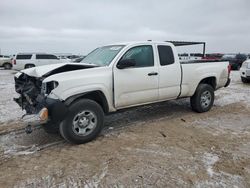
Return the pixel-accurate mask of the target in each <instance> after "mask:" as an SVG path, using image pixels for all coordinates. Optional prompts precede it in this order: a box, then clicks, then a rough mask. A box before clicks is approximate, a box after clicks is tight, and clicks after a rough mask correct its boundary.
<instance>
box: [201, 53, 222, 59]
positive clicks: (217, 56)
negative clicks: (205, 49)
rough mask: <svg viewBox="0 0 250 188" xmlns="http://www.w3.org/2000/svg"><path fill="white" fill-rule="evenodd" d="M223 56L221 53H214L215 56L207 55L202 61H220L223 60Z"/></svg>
mask: <svg viewBox="0 0 250 188" xmlns="http://www.w3.org/2000/svg"><path fill="white" fill-rule="evenodd" d="M222 56H223V54H220V53H213V54H206V55H205V57H203V58H202V59H204V60H220V59H221V58H222Z"/></svg>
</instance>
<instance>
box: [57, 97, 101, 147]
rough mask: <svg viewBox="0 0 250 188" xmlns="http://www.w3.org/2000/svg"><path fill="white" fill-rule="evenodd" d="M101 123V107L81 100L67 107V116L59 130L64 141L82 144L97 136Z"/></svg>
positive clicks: (92, 102)
mask: <svg viewBox="0 0 250 188" xmlns="http://www.w3.org/2000/svg"><path fill="white" fill-rule="evenodd" d="M103 122H104V113H103V110H102V108H101V106H100V105H99V104H98V103H96V102H95V101H93V100H89V99H81V100H78V101H76V102H74V103H73V104H72V105H71V106H70V107H69V112H68V115H67V117H66V118H65V119H64V120H63V121H62V122H61V124H60V127H59V128H60V129H59V130H60V134H61V136H62V137H63V138H64V139H65V140H67V141H69V142H72V143H75V144H83V143H86V142H89V141H91V140H93V139H95V138H96V137H97V136H98V135H99V133H100V132H101V130H102V127H103Z"/></svg>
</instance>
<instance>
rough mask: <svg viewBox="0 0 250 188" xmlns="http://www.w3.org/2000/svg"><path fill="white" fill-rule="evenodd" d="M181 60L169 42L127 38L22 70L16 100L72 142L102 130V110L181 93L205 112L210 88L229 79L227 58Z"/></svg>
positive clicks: (176, 96) (17, 77)
mask: <svg viewBox="0 0 250 188" xmlns="http://www.w3.org/2000/svg"><path fill="white" fill-rule="evenodd" d="M214 62H215V61H207V62H206V61H203V60H196V61H189V62H185V63H180V61H179V58H178V54H177V52H176V48H175V47H174V45H173V44H172V43H168V42H130V43H122V44H114V45H108V46H103V47H100V48H97V49H96V50H94V51H93V52H91V53H90V54H89V55H88V56H86V57H85V58H84V59H83V61H82V62H81V63H77V64H74V63H69V64H56V65H48V66H42V67H36V68H32V69H27V70H23V71H21V72H20V73H18V74H16V75H15V82H16V85H15V87H16V91H17V93H19V94H20V97H19V98H16V99H15V101H16V102H17V103H18V104H19V105H20V106H22V108H24V109H25V110H26V112H27V113H28V114H39V116H40V118H41V120H42V121H41V123H43V124H44V126H43V127H44V128H45V130H46V131H48V132H50V131H56V130H58V129H59V130H60V133H61V135H62V137H64V138H65V139H66V140H68V141H70V142H73V143H85V142H88V141H90V140H92V139H94V138H95V137H96V136H97V135H98V134H99V133H100V131H101V129H102V126H103V121H104V114H107V113H109V112H115V111H117V110H120V109H126V108H129V107H133V106H140V105H145V104H151V103H156V102H161V101H167V100H172V99H179V98H183V97H190V102H191V107H192V109H193V110H194V111H196V112H199V113H201V112H206V111H208V110H210V109H211V107H212V106H213V102H214V91H215V90H217V89H219V88H221V87H226V86H228V85H229V83H230V79H229V75H230V66H229V63H228V62H220V63H214Z"/></svg>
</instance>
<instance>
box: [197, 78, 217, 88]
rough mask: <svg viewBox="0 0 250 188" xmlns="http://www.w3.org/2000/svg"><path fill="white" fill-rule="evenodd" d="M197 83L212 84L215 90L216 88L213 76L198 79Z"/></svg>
mask: <svg viewBox="0 0 250 188" xmlns="http://www.w3.org/2000/svg"><path fill="white" fill-rule="evenodd" d="M199 84H208V85H210V86H212V87H213V88H214V90H215V89H216V78H215V77H208V78H204V79H203V80H201V81H200V83H199Z"/></svg>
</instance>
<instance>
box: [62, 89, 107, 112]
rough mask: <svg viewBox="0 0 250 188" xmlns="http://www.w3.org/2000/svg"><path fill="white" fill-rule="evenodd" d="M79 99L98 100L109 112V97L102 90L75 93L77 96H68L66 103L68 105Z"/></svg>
mask: <svg viewBox="0 0 250 188" xmlns="http://www.w3.org/2000/svg"><path fill="white" fill-rule="evenodd" d="M79 99H90V100H93V101H95V102H97V103H98V104H99V105H100V106H101V107H102V109H103V111H104V113H108V112H109V106H108V102H107V99H106V97H105V95H104V94H103V92H102V91H91V92H87V93H83V94H79V95H75V96H72V97H70V98H68V99H67V100H66V101H65V103H66V105H70V104H72V103H73V102H75V101H77V100H79Z"/></svg>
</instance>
